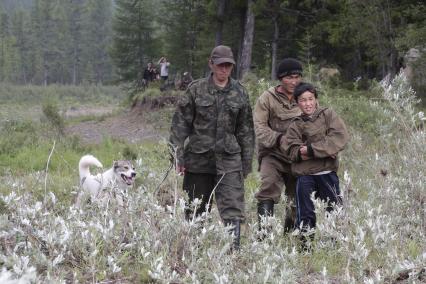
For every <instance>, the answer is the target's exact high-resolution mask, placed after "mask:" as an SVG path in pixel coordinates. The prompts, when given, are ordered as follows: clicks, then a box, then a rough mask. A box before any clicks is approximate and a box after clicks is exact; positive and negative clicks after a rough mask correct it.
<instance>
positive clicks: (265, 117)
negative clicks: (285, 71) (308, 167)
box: [254, 87, 301, 163]
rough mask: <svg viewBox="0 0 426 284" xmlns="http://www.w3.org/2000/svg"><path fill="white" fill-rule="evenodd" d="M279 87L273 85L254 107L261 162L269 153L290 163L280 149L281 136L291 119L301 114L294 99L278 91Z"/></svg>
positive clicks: (255, 128)
mask: <svg viewBox="0 0 426 284" xmlns="http://www.w3.org/2000/svg"><path fill="white" fill-rule="evenodd" d="M276 88H277V87H271V88H269V89H268V90H267V91H265V92H264V93H263V94H262V95H261V96H260V97H259V98H258V100H257V102H256V106H255V109H254V130H255V133H256V141H257V146H258V159H259V162H260V161H261V160H262V158H263V157H265V156H267V155H271V156H274V157H275V158H278V159H279V160H280V161H283V162H287V163H289V162H290V161H289V160H288V158H287V157H286V156H285V155H283V153H282V152H281V151H280V149H279V144H280V138H281V136H283V135H284V134H285V133H286V131H287V128H288V127H289V126H290V123H291V121H292V120H293V119H294V118H295V117H297V116H299V115H300V114H301V111H300V109H299V107H298V105H297V103H296V101H295V100H294V99H292V100H291V101H290V100H289V99H288V98H287V96H286V95H284V94H281V93H278V92H277V91H276Z"/></svg>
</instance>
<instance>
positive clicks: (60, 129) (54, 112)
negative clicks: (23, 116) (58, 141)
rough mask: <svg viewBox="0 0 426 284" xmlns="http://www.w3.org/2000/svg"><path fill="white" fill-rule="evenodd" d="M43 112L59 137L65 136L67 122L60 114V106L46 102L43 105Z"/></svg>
mask: <svg viewBox="0 0 426 284" xmlns="http://www.w3.org/2000/svg"><path fill="white" fill-rule="evenodd" d="M42 111H43V114H44V116H45V117H46V119H47V121H48V123H49V124H50V125H51V126H52V127H53V128H54V129H55V131H56V133H57V134H58V135H60V136H62V135H63V134H64V128H65V122H64V118H63V117H62V116H61V114H60V113H59V108H58V105H57V104H56V103H53V102H52V101H46V102H45V103H44V104H43V107H42Z"/></svg>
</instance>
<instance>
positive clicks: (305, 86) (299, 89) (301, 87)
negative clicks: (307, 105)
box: [293, 82, 318, 102]
mask: <svg viewBox="0 0 426 284" xmlns="http://www.w3.org/2000/svg"><path fill="white" fill-rule="evenodd" d="M304 92H311V93H312V94H314V95H315V98H318V93H317V90H316V89H315V87H314V86H313V85H311V84H309V83H305V82H300V83H299V84H298V85H297V86H296V88H295V89H294V93H293V97H294V99H295V100H296V102H297V101H298V97H299V96H300V95H301V94H303V93H304Z"/></svg>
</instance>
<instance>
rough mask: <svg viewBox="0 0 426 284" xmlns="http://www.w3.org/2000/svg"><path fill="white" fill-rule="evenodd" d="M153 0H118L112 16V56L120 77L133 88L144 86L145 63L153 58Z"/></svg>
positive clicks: (137, 88)
mask: <svg viewBox="0 0 426 284" xmlns="http://www.w3.org/2000/svg"><path fill="white" fill-rule="evenodd" d="M152 5H153V3H152V2H151V1H148V0H118V1H116V9H115V14H114V18H113V30H114V36H113V48H112V52H111V55H112V58H113V60H114V62H115V66H116V67H117V73H118V75H119V81H121V82H125V83H128V84H129V87H130V89H131V90H132V91H136V90H139V89H140V88H142V87H143V83H142V82H143V81H142V79H143V71H144V68H145V65H146V64H145V63H146V62H147V61H148V60H149V59H150V58H153V55H154V50H153V48H152V47H153V46H155V45H154V42H155V38H154V26H153V24H154V22H153V16H152V11H153V7H152Z"/></svg>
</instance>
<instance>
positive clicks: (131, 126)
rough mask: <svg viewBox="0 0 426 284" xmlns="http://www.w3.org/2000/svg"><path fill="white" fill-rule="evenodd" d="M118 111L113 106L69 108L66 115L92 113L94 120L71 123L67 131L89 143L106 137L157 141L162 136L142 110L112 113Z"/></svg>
mask: <svg viewBox="0 0 426 284" xmlns="http://www.w3.org/2000/svg"><path fill="white" fill-rule="evenodd" d="M116 111H117V110H116V109H113V108H102V107H96V108H85V109H73V110H69V111H67V112H66V117H78V116H83V115H84V116H89V115H90V116H93V120H88V121H83V122H79V123H76V124H72V125H69V126H67V127H66V129H65V133H66V134H67V135H76V136H78V137H80V139H81V141H82V142H83V143H87V144H98V143H101V142H102V140H103V139H104V138H105V137H111V138H118V139H121V140H124V141H127V142H130V143H138V142H142V141H146V140H153V141H156V140H159V139H160V138H161V134H160V133H159V132H158V131H156V130H155V129H154V128H153V127H152V126H150V125H148V124H147V123H146V120H145V119H144V117H143V115H142V114H141V113H140V112H138V111H130V110H127V111H121V112H120V113H118V114H116V115H115V114H114V115H113V114H112V113H114V112H116ZM105 115H107V116H105ZM163 136H164V134H163Z"/></svg>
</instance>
